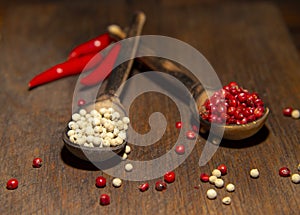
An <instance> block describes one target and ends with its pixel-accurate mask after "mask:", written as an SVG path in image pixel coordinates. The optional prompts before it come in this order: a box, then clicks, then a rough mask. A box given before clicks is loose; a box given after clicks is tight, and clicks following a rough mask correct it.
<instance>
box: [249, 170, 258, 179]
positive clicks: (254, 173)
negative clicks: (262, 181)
mask: <svg viewBox="0 0 300 215" xmlns="http://www.w3.org/2000/svg"><path fill="white" fill-rule="evenodd" d="M250 176H251V177H252V178H258V177H259V171H258V169H251V171H250Z"/></svg>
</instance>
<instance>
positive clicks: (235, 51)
mask: <svg viewBox="0 0 300 215" xmlns="http://www.w3.org/2000/svg"><path fill="white" fill-rule="evenodd" d="M274 2H275V4H273V3H272V2H271V1H269V2H260V1H255V2H251V3H250V2H248V1H243V2H239V3H237V2H231V1H226V2H223V1H222V3H220V1H203V2H199V1H196V0H195V1H193V0H189V1H182V0H176V1H164V0H162V1H153V2H151V1H148V2H140V1H119V0H112V1H85V2H83V1H50V0H49V1H28V2H26V3H25V2H22V1H14V2H10V3H8V2H4V3H2V7H1V8H0V33H1V34H0V50H1V52H0V72H1V76H0V82H1V87H0V101H2V102H1V106H0V119H1V120H0V127H1V129H0V140H1V141H0V146H1V149H0V159H1V163H0V170H1V171H0V172H1V173H0V185H1V186H0V213H1V214H93V213H112V214H121V213H122V214H167V213H172V214H248V213H249V212H253V213H254V212H255V213H257V214H297V212H298V211H299V205H300V200H299V196H298V193H299V191H300V188H299V185H296V184H293V183H292V182H291V181H290V179H289V178H281V177H279V176H278V169H279V168H280V167H282V166H288V167H290V169H291V170H292V172H297V165H298V164H299V163H300V147H299V132H298V131H299V129H300V124H299V121H298V120H293V119H291V118H286V117H283V116H282V113H281V111H282V108H283V107H285V106H294V107H299V101H300V98H299V97H300V96H299V90H300V88H299V81H300V72H299V69H300V59H299V54H298V50H297V47H299V44H300V42H299V41H300V40H299V26H300V24H299V23H300V22H299V16H298V14H299V3H298V2H296V1H284V2H285V3H282V1H274ZM137 9H140V10H143V11H145V13H146V15H147V22H146V25H145V28H144V31H143V33H144V34H159V35H166V36H170V37H174V38H177V39H180V40H182V41H185V42H187V43H189V44H191V45H192V46H194V47H195V48H197V49H198V50H199V51H200V52H202V53H203V54H204V56H205V57H206V58H207V59H208V60H209V61H210V63H211V64H212V66H213V67H214V68H215V70H216V72H217V74H218V75H219V77H220V80H221V81H222V83H223V84H226V83H228V82H229V81H237V82H239V83H240V84H241V85H243V86H245V87H247V88H249V89H250V90H256V91H258V92H259V93H260V95H261V96H262V97H263V99H264V101H265V102H266V104H267V106H269V107H270V109H271V114H270V117H269V119H268V122H267V124H266V126H265V127H264V128H263V129H262V130H261V131H260V132H259V133H258V134H257V135H255V136H253V137H252V138H249V139H247V140H244V141H223V142H222V144H221V147H220V148H219V149H218V151H217V153H216V154H215V155H214V156H213V158H212V160H211V161H210V162H209V163H208V164H207V165H206V166H203V167H199V166H198V159H199V156H200V154H201V152H202V148H203V145H204V143H205V139H203V138H202V137H199V138H198V143H197V145H196V147H195V149H194V150H193V152H192V153H191V155H190V156H189V157H188V159H187V160H186V161H185V162H184V163H183V164H182V165H180V166H179V167H178V168H177V169H175V172H176V174H177V179H176V182H174V183H173V184H171V185H169V188H168V189H167V190H166V191H165V192H157V191H155V190H154V183H155V181H156V180H151V181H149V183H150V185H151V187H150V189H149V191H147V192H145V193H140V192H139V191H138V189H137V186H138V185H139V182H131V181H124V184H123V186H122V187H121V188H118V189H116V188H113V187H112V186H111V183H110V180H111V179H112V177H111V176H108V175H106V174H104V175H105V176H106V177H107V179H108V180H109V183H108V185H107V187H106V188H104V189H97V188H96V187H95V185H94V181H95V178H96V177H97V176H98V175H102V172H101V171H100V170H98V169H97V168H95V167H93V166H92V165H90V164H88V163H85V162H82V161H79V160H78V159H76V158H74V157H73V156H72V155H71V154H70V153H69V152H68V151H67V150H66V149H65V148H64V147H63V142H62V140H61V133H62V131H63V129H64V127H65V126H66V123H67V122H68V120H69V118H70V114H71V105H72V95H73V91H74V87H75V84H76V81H77V77H76V76H75V77H69V78H65V79H62V80H59V81H56V82H53V83H51V84H47V85H44V86H42V87H39V88H36V89H34V90H31V91H28V90H27V82H28V81H29V80H30V79H31V78H32V77H33V76H34V75H36V74H38V73H39V72H41V71H42V70H44V69H46V68H48V67H50V66H52V65H54V64H56V63H58V62H61V61H63V60H64V59H65V58H66V56H67V54H68V52H69V51H70V50H71V49H72V48H73V47H74V46H75V45H76V44H79V43H81V42H83V41H85V40H88V39H90V38H92V37H93V36H96V35H98V34H100V33H103V32H104V31H105V28H106V26H107V25H109V24H112V23H117V24H120V25H122V26H125V25H127V24H128V21H129V19H130V17H131V15H132V13H133V12H134V11H135V10H137ZM291 35H292V36H291ZM151 95H152V96H151ZM153 95H154V96H153ZM155 111H160V112H162V113H163V114H164V115H165V117H166V118H167V120H168V125H167V129H166V133H165V135H164V136H163V138H162V139H161V140H160V141H159V142H158V143H157V144H156V145H155V146H156V147H153V148H148V150H144V151H141V149H140V148H139V147H136V146H134V145H133V146H132V148H133V151H132V153H131V154H130V158H131V159H137V158H143V159H151V158H152V157H153V156H154V157H155V156H158V155H160V154H161V153H164V152H165V151H166V150H168V149H169V148H170V147H171V146H172V144H174V143H175V142H176V138H177V137H178V131H177V130H176V129H175V128H174V124H175V122H176V121H177V120H179V118H180V116H179V113H178V110H177V108H176V107H175V104H174V103H173V102H172V101H171V100H170V99H168V98H167V97H166V96H163V95H157V94H153V93H152V94H150V93H149V94H145V95H142V96H140V97H139V98H138V99H137V100H136V101H135V103H134V104H133V107H132V109H131V112H130V117H131V119H132V124H133V127H134V128H136V129H137V131H139V132H141V133H144V132H146V131H148V130H149V129H150V128H149V125H148V123H147V122H148V121H147V120H141V119H147V118H148V116H149V115H150V114H151V113H153V112H155ZM37 156H38V157H41V158H42V159H43V160H44V165H43V166H42V168H40V169H33V168H32V167H31V163H32V159H33V158H34V157H37ZM219 163H226V164H227V166H228V168H229V173H228V175H227V176H225V177H224V179H225V181H226V182H233V183H234V184H235V185H236V191H235V192H234V193H230V194H228V193H226V191H225V190H224V189H221V190H218V194H219V196H218V198H217V199H216V200H214V201H211V200H208V199H207V198H206V195H205V192H206V190H207V189H208V188H212V185H209V184H203V183H201V182H200V180H199V175H200V173H201V172H209V171H210V170H212V169H213V168H215V167H216V165H218V164H219ZM251 168H259V169H260V172H261V175H260V177H259V179H256V180H254V179H251V178H250V177H249V174H248V172H249V170H250V169H251ZM145 171H146V170H145ZM11 177H16V178H17V179H18V180H19V188H18V189H17V190H13V191H10V190H7V189H6V188H5V186H6V181H7V180H8V179H9V178H11ZM199 184H200V186H199V189H195V188H194V187H195V186H198V185H199ZM101 193H108V194H110V196H111V199H112V202H111V205H109V206H106V207H102V206H100V205H99V201H98V198H99V196H100V194H101ZM225 195H228V196H231V197H232V204H231V205H230V206H225V205H223V204H222V203H221V199H222V197H224V196H225Z"/></svg>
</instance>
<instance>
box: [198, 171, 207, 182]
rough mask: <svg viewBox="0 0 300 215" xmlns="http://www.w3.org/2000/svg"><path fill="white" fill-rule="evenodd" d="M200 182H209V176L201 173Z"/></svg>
mask: <svg viewBox="0 0 300 215" xmlns="http://www.w3.org/2000/svg"><path fill="white" fill-rule="evenodd" d="M200 180H201V181H202V182H208V181H209V175H208V174H206V173H202V174H201V175H200Z"/></svg>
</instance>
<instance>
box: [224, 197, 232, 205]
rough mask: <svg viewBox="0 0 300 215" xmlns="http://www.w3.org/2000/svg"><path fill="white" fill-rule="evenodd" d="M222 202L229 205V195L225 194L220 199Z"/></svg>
mask: <svg viewBox="0 0 300 215" xmlns="http://www.w3.org/2000/svg"><path fill="white" fill-rule="evenodd" d="M222 202H223V204H224V205H230V204H231V198H230V197H229V196H226V197H224V198H223V199H222Z"/></svg>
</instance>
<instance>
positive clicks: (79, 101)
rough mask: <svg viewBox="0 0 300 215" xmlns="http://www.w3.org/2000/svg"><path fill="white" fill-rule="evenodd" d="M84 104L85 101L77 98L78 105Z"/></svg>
mask: <svg viewBox="0 0 300 215" xmlns="http://www.w3.org/2000/svg"><path fill="white" fill-rule="evenodd" d="M85 104H86V101H85V100H84V99H79V100H78V102H77V105H78V106H83V105H85Z"/></svg>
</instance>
